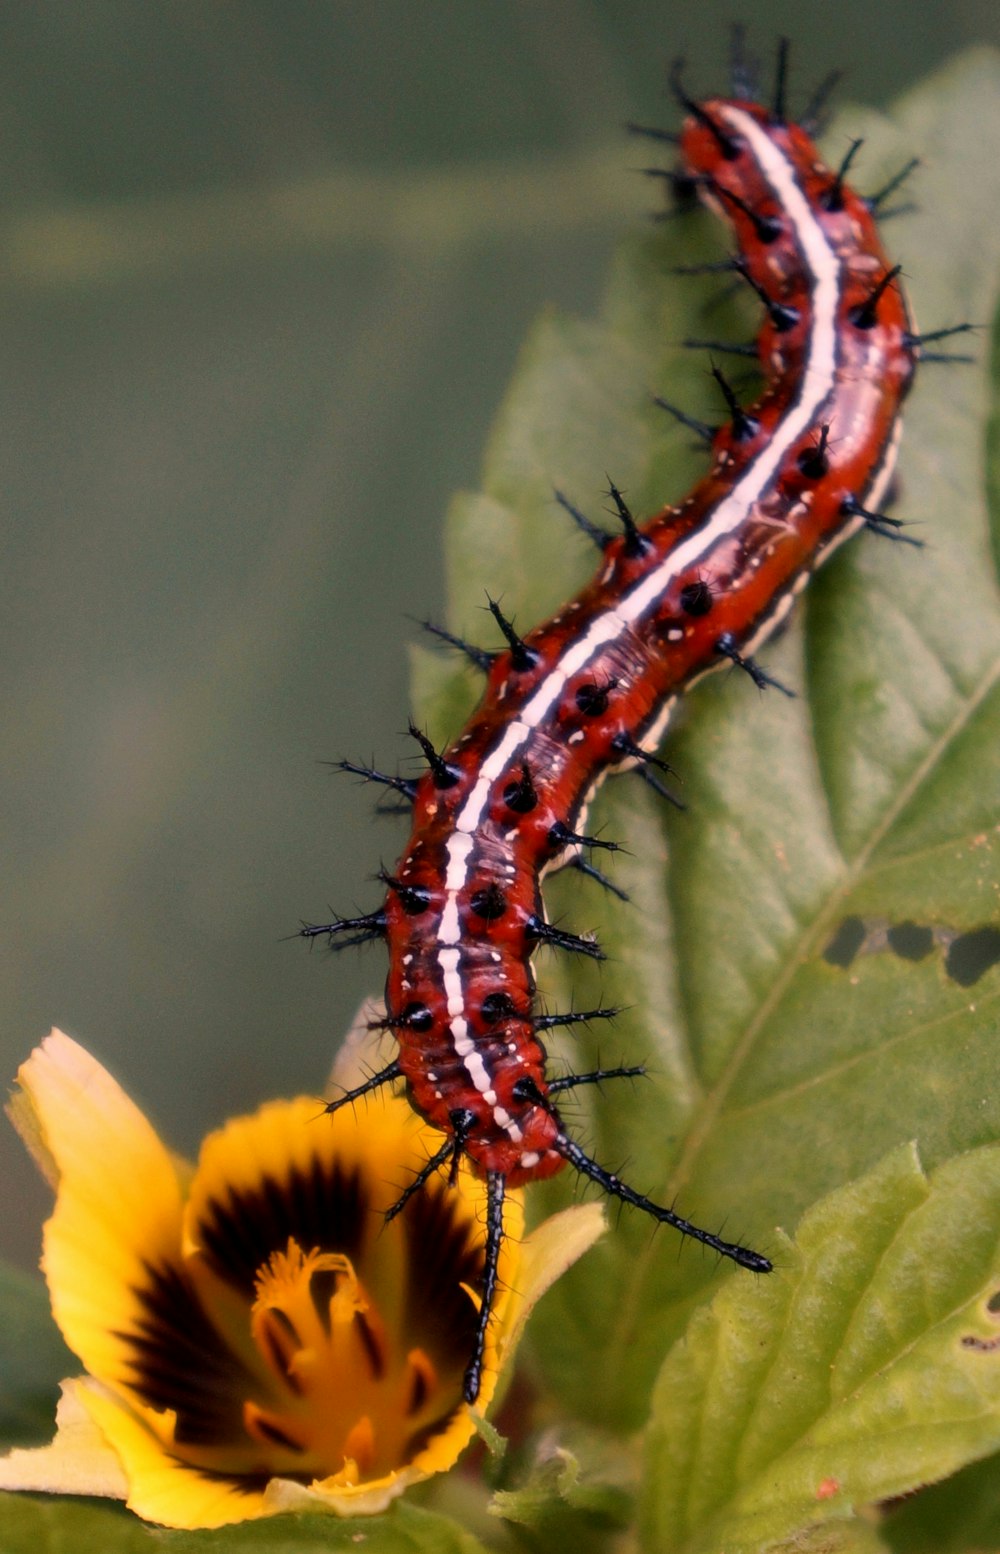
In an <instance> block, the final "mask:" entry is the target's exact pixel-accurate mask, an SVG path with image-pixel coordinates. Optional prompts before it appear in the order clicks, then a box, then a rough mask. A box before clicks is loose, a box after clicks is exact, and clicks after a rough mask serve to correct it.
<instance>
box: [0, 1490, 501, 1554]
mask: <svg viewBox="0 0 1000 1554" xmlns="http://www.w3.org/2000/svg"><path fill="white" fill-rule="evenodd" d="M0 1548H2V1549H3V1554H78V1551H80V1550H83V1549H99V1550H100V1551H101V1554H254V1551H259V1554H298V1551H299V1550H302V1549H314V1550H316V1551H317V1554H320V1551H322V1554H325V1551H326V1550H336V1549H359V1548H360V1549H363V1550H364V1551H365V1554H482V1549H483V1545H482V1544H481V1543H480V1542H479V1540H478V1539H477V1538H474V1537H473V1536H472V1534H471V1533H467V1532H465V1531H463V1529H462V1528H461V1527H459V1526H457V1525H456V1524H455V1523H454V1522H453V1521H450V1520H449V1519H448V1518H446V1517H443V1516H436V1515H434V1514H433V1513H431V1512H429V1511H422V1510H420V1509H419V1508H418V1507H416V1506H413V1505H406V1504H398V1505H396V1506H395V1507H394V1508H393V1509H392V1510H391V1511H389V1512H388V1513H387V1514H386V1515H385V1516H374V1517H364V1518H360V1517H359V1518H357V1519H355V1520H351V1521H341V1520H339V1519H338V1518H335V1517H332V1516H275V1517H267V1518H265V1519H264V1520H262V1521H257V1522H244V1523H242V1524H241V1525H237V1526H233V1527H220V1528H218V1529H216V1530H215V1531H209V1532H170V1531H167V1530H166V1529H164V1528H162V1527H151V1526H149V1525H148V1524H147V1523H145V1522H140V1521H139V1520H138V1519H137V1518H136V1517H134V1516H133V1515H132V1514H131V1513H130V1512H128V1511H125V1510H122V1509H121V1508H118V1507H109V1506H103V1505H96V1504H94V1503H93V1502H92V1501H79V1500H70V1499H61V1498H51V1499H50V1498H44V1499H43V1498H40V1497H38V1498H36V1497H34V1496H31V1495H0Z"/></svg>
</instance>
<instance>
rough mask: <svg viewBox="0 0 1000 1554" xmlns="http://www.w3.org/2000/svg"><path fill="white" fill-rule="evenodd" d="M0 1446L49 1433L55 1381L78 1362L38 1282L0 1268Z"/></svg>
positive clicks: (32, 1442)
mask: <svg viewBox="0 0 1000 1554" xmlns="http://www.w3.org/2000/svg"><path fill="white" fill-rule="evenodd" d="M0 1311H2V1312H3V1321H2V1322H0V1443H2V1444H3V1445H10V1446H13V1445H18V1446H32V1445H35V1444H38V1443H41V1442H42V1441H47V1440H48V1439H49V1438H50V1437H51V1435H52V1429H53V1420H54V1419H55V1411H56V1399H57V1397H58V1393H59V1383H60V1381H62V1380H63V1378H64V1377H66V1376H75V1375H76V1374H77V1373H78V1372H79V1369H80V1363H79V1361H78V1360H77V1359H76V1357H75V1356H74V1355H73V1354H71V1353H70V1351H69V1350H68V1349H67V1348H66V1345H65V1344H64V1343H63V1341H62V1339H61V1338H60V1336H59V1332H58V1329H57V1328H56V1325H55V1323H54V1322H53V1320H52V1315H51V1312H50V1311H49V1301H48V1295H47V1294H46V1290H45V1285H44V1284H43V1283H42V1281H41V1279H38V1278H31V1277H30V1276H29V1275H28V1274H25V1273H22V1272H21V1271H20V1270H19V1269H17V1268H11V1267H7V1266H5V1265H0Z"/></svg>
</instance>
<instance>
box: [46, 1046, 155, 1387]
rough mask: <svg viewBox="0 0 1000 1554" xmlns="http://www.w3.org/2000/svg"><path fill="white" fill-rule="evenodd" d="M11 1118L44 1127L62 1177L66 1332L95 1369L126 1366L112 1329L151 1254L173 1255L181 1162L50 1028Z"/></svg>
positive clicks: (53, 1259) (50, 1266)
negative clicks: (178, 1161)
mask: <svg viewBox="0 0 1000 1554" xmlns="http://www.w3.org/2000/svg"><path fill="white" fill-rule="evenodd" d="M18 1081H19V1083H20V1085H21V1088H22V1091H23V1096H24V1099H23V1100H22V1102H21V1104H20V1107H19V1108H18V1110H17V1113H16V1116H15V1121H16V1122H18V1123H19V1125H20V1126H21V1127H22V1129H27V1128H28V1126H29V1122H30V1124H33V1127H34V1128H35V1129H37V1133H36V1135H35V1138H34V1147H35V1150H36V1152H37V1151H38V1150H44V1152H45V1154H46V1156H47V1157H48V1158H49V1159H50V1160H51V1162H52V1164H53V1166H54V1169H55V1172H56V1174H57V1177H58V1190H57V1197H56V1207H55V1211H54V1213H53V1215H52V1217H51V1219H50V1220H49V1221H48V1223H47V1225H46V1227H45V1237H44V1251H43V1256H42V1267H43V1269H44V1271H45V1275H46V1278H47V1279H48V1283H49V1291H50V1295H51V1298H52V1310H53V1314H54V1316H55V1319H56V1321H57V1322H58V1324H59V1327H60V1328H61V1330H62V1333H63V1336H64V1337H65V1339H66V1341H67V1343H68V1344H69V1345H70V1347H71V1348H72V1349H73V1350H74V1351H75V1352H76V1354H78V1355H79V1357H80V1359H81V1360H82V1361H83V1363H84V1365H85V1366H86V1367H87V1369H88V1371H90V1372H91V1374H92V1375H94V1376H96V1377H98V1378H99V1379H100V1380H102V1381H106V1382H108V1383H110V1384H112V1385H116V1384H117V1385H120V1384H122V1383H123V1382H124V1381H125V1380H126V1378H127V1374H128V1357H129V1351H127V1350H126V1348H125V1347H124V1345H123V1343H122V1340H121V1338H120V1337H116V1336H115V1335H116V1333H120V1332H121V1331H123V1330H127V1329H128V1327H129V1326H130V1325H131V1323H132V1321H133V1320H134V1318H135V1316H136V1300H135V1295H134V1293H133V1291H134V1289H135V1288H136V1286H137V1285H141V1284H142V1282H143V1280H144V1278H145V1269H146V1268H147V1267H148V1266H149V1265H150V1264H155V1263H157V1262H160V1261H163V1260H168V1259H170V1258H176V1255H177V1248H178V1245H179V1241H180V1227H181V1188H180V1183H179V1181H178V1175H177V1170H176V1168H175V1164H174V1162H173V1160H172V1159H171V1157H170V1155H169V1153H168V1152H167V1150H166V1149H165V1148H164V1146H163V1144H162V1143H161V1142H160V1140H159V1139H158V1138H157V1136H156V1133H155V1132H154V1130H153V1128H152V1127H151V1126H150V1124H149V1123H148V1122H147V1120H146V1118H145V1117H144V1116H143V1115H142V1113H141V1112H140V1111H139V1109H138V1107H136V1106H135V1105H134V1104H133V1103H132V1101H130V1100H129V1098H128V1096H127V1095H126V1094H125V1092H124V1091H123V1090H122V1089H121V1087H120V1086H119V1085H118V1084H117V1083H116V1082H115V1080H113V1079H112V1078H111V1075H110V1074H109V1073H108V1072H107V1070H106V1069H104V1068H102V1067H101V1065H100V1063H98V1062H97V1061H96V1059H94V1058H92V1057H91V1056H90V1054H89V1053H87V1052H86V1051H85V1050H84V1049H83V1047H81V1046H79V1045H78V1043H77V1042H75V1041H73V1040H71V1038H70V1037H68V1036H64V1035H63V1033H62V1032H61V1031H53V1032H52V1034H51V1035H50V1036H47V1037H46V1038H45V1040H44V1041H43V1042H42V1044H41V1046H40V1047H37V1048H36V1049H35V1051H34V1052H33V1053H32V1055H31V1057H30V1058H29V1059H28V1061H27V1062H26V1063H24V1064H23V1065H22V1066H21V1069H20V1070H19V1073H18Z"/></svg>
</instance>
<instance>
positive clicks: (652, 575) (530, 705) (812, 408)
mask: <svg viewBox="0 0 1000 1554" xmlns="http://www.w3.org/2000/svg"><path fill="white" fill-rule="evenodd" d="M716 112H717V114H718V116H719V117H720V118H721V119H722V120H723V122H724V123H725V125H726V127H727V129H729V130H731V131H732V132H733V134H735V135H737V136H740V137H742V139H743V140H744V141H745V142H746V144H747V145H748V147H749V148H750V152H751V155H752V156H753V157H754V159H755V161H756V162H757V165H758V167H759V168H760V170H761V172H762V174H763V176H764V178H765V179H766V181H767V183H768V184H769V185H770V188H771V190H772V193H773V194H774V197H775V199H776V201H777V202H778V204H779V205H780V207H781V209H782V210H783V211H784V212H785V214H786V217H787V220H788V223H789V225H790V227H791V229H792V232H793V234H794V236H795V239H796V241H797V243H798V246H799V249H800V251H801V254H802V258H803V264H804V267H805V270H806V272H807V274H808V277H809V289H810V316H811V327H810V331H809V338H808V342H807V347H806V356H805V361H804V364H803V370H802V379H801V387H800V392H799V397H798V399H797V400H796V402H795V403H794V404H793V405H791V406H790V408H789V409H788V411H787V413H786V414H785V416H784V417H783V418H782V420H781V421H780V423H779V424H778V426H777V427H776V428H775V430H774V434H773V436H772V437H771V438H770V439H769V441H768V444H767V447H766V448H764V449H762V450H761V452H760V453H759V454H757V456H756V457H755V458H754V459H753V460H752V461H751V462H750V463H749V464H748V465H747V466H746V467H745V468H744V470H743V471H742V473H741V475H740V477H739V479H738V480H737V481H736V483H735V484H734V485H733V487H732V489H731V491H729V493H728V494H727V495H726V496H725V497H723V499H722V501H721V502H720V503H719V504H718V506H717V507H716V508H715V509H714V510H713V511H711V512H710V514H709V515H708V516H707V518H706V521H705V522H704V523H703V524H702V525H701V526H700V527H699V528H698V529H697V530H696V531H695V532H694V533H692V534H691V535H690V536H689V537H688V538H687V539H686V540H684V541H682V542H681V544H679V545H678V546H676V547H675V548H674V549H673V550H672V551H671V552H670V554H669V555H668V556H667V557H666V558H665V559H664V560H663V561H662V562H661V563H660V565H659V566H658V567H655V568H654V569H653V571H651V572H649V573H648V574H647V575H646V576H645V577H643V578H641V579H640V580H639V582H638V583H636V585H635V586H634V587H633V588H632V589H631V590H630V592H628V593H626V594H625V595H624V596H623V597H622V599H621V600H620V601H619V603H618V604H617V605H615V606H614V607H613V608H612V609H609V610H606V611H604V613H603V614H601V615H599V616H597V617H596V618H595V619H594V620H592V621H591V623H590V626H589V627H588V629H587V631H586V632H585V633H584V634H583V635H582V636H581V637H580V639H579V640H578V641H577V642H574V643H571V644H570V645H569V646H568V647H567V649H566V651H565V652H564V653H563V655H562V657H561V659H560V661H559V663H558V664H556V665H555V666H554V667H553V668H552V669H551V670H550V672H549V673H548V674H547V675H546V676H545V679H544V680H542V681H541V682H540V684H539V685H537V686H536V688H535V691H534V693H533V694H532V696H531V698H530V699H529V700H528V701H527V702H526V703H525V705H524V707H523V708H522V709H521V712H520V714H519V716H518V717H517V718H516V719H515V720H513V721H512V722H511V723H509V724H508V725H507V727H506V728H505V729H504V732H503V735H502V737H501V738H500V739H499V741H498V742H497V744H496V745H495V747H494V748H493V749H492V750H491V751H490V752H489V754H488V755H487V756H486V758H485V760H484V761H483V764H482V766H481V767H480V770H479V775H478V777H477V779H476V782H475V785H474V786H473V788H472V790H471V791H470V793H469V794H468V796H467V797H466V799H465V801H464V803H463V804H462V806H461V808H460V809H459V810H458V812H457V813H456V815H455V819H454V829H453V831H452V833H451V835H450V836H449V838H448V842H447V844H446V854H447V864H446V869H445V904H444V908H443V911H442V917H441V927H440V943H441V945H442V948H441V950H440V951H439V953H438V964H439V965H440V968H441V975H442V979H443V984H444V990H445V996H446V1000H447V1006H448V1013H449V1016H450V1017H451V1032H452V1038H453V1040H454V1043H455V1050H456V1052H457V1054H458V1056H459V1057H461V1059H462V1061H463V1064H464V1066H465V1068H466V1071H467V1073H468V1075H469V1078H470V1079H471V1081H472V1083H473V1085H474V1086H475V1088H476V1089H477V1090H478V1091H479V1092H480V1094H486V1093H487V1091H489V1093H490V1094H492V1093H493V1092H492V1090H491V1089H490V1088H489V1087H490V1076H489V1075H488V1073H487V1072H486V1070H485V1066H484V1064H483V1061H482V1058H481V1056H480V1055H479V1054H478V1053H477V1052H476V1051H475V1049H474V1046H473V1043H472V1038H471V1037H470V1036H469V1034H468V1023H467V1021H466V1019H465V1015H464V1009H465V999H464V991H463V987H462V974H461V969H460V963H461V950H460V948H459V946H460V943H461V924H460V920H459V913H458V901H457V897H458V893H459V892H460V891H461V890H462V889H463V888H464V886H465V885H466V883H467V881H468V876H469V860H470V857H471V856H472V855H473V852H474V845H473V836H474V834H475V832H476V830H477V828H478V827H479V825H480V824H481V823H482V819H483V816H484V814H485V811H486V808H487V806H488V804H489V800H490V794H491V792H492V790H493V785H494V783H495V782H496V781H497V779H498V778H499V777H501V776H502V775H503V773H504V772H505V771H507V770H508V769H509V768H510V766H511V764H512V763H513V762H514V761H515V760H516V759H517V756H518V754H519V752H521V751H523V750H524V749H526V748H527V746H528V745H529V744H530V741H531V738H532V735H533V734H534V732H535V730H536V729H537V728H539V726H540V725H541V724H542V723H543V722H544V721H545V719H546V718H547V717H548V716H549V714H550V712H551V711H552V709H553V707H554V706H555V705H556V703H557V702H558V700H559V698H560V697H561V695H562V693H563V689H564V687H565V686H566V684H567V682H568V681H569V680H570V679H572V677H573V676H574V675H575V674H577V673H579V671H580V670H581V669H583V668H585V666H586V665H587V664H588V663H589V661H590V660H591V659H592V658H593V657H594V655H595V654H596V653H597V652H599V651H600V650H601V649H602V648H603V647H604V646H605V645H606V644H607V643H609V642H613V641H615V640H616V639H617V638H619V637H621V636H622V635H623V633H626V632H628V631H630V630H631V629H632V628H633V627H634V626H635V625H636V623H637V622H638V621H640V620H641V619H642V617H643V616H644V615H645V614H646V613H647V612H648V611H649V610H650V609H652V608H653V607H654V606H655V604H656V602H657V600H658V599H659V598H660V597H661V596H662V595H663V594H664V593H665V592H666V590H667V589H668V588H669V586H670V584H671V582H672V581H673V579H674V578H676V577H677V576H678V575H679V574H680V573H682V572H684V571H687V570H688V569H689V568H692V567H696V566H697V564H698V563H699V561H701V560H703V559H704V557H705V556H706V555H707V554H708V552H710V551H711V550H712V549H713V548H714V547H715V546H716V545H717V544H718V543H719V541H720V540H723V539H725V538H726V536H727V535H729V534H731V533H733V532H734V531H736V530H737V529H739V528H740V527H742V525H743V524H744V522H745V521H746V517H747V514H748V512H749V511H750V509H751V507H753V505H754V504H755V503H756V502H758V501H759V500H760V498H761V497H762V496H763V494H764V493H765V491H766V490H767V488H768V486H769V485H770V483H771V482H772V480H773V479H774V477H775V476H776V474H777V473H778V471H779V470H780V469H781V467H782V465H783V464H784V462H785V459H786V458H787V456H788V453H789V451H790V450H791V449H792V448H793V447H794V446H795V444H796V443H797V442H799V440H800V439H801V438H802V436H803V435H804V434H805V433H806V432H807V431H808V430H809V429H810V428H811V427H812V426H813V425H814V424H815V423H816V420H817V417H818V415H819V412H820V411H821V409H822V407H823V405H824V403H825V401H826V400H827V399H828V398H829V396H830V395H831V393H832V392H833V389H834V387H835V384H836V373H837V312H838V307H839V302H840V270H841V267H840V261H839V259H838V257H837V254H836V252H835V251H834V249H832V248H831V246H830V244H829V242H828V241H827V238H826V234H825V233H824V231H823V227H822V224H821V223H820V222H819V221H818V220H817V219H816V217H815V215H814V214H813V212H812V210H811V209H810V206H809V202H808V201H807V199H806V197H805V195H804V194H803V192H802V190H801V188H800V187H799V183H798V179H797V178H796V174H795V168H794V166H793V165H792V163H791V162H790V161H789V160H788V158H787V157H786V156H785V155H784V154H783V153H782V152H781V151H780V150H779V148H778V147H777V146H776V145H775V144H774V142H773V140H772V139H771V137H770V136H769V135H768V133H767V131H766V130H765V129H763V128H762V127H761V126H760V125H759V124H758V123H757V121H756V119H754V118H753V116H752V115H751V114H749V113H747V112H745V111H744V110H743V109H742V108H737V107H733V106H724V107H721V108H718V109H717V110H716ZM445 946H447V948H445ZM493 1116H494V1121H495V1122H496V1124H497V1126H498V1127H499V1128H502V1129H504V1130H505V1131H506V1132H507V1134H508V1136H509V1137H510V1138H512V1139H514V1140H518V1139H520V1137H521V1133H520V1129H519V1128H518V1127H517V1125H516V1123H514V1122H513V1121H512V1119H511V1117H510V1116H509V1114H508V1113H507V1112H506V1111H505V1110H504V1109H503V1107H501V1106H494V1108H493Z"/></svg>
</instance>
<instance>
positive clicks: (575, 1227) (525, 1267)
mask: <svg viewBox="0 0 1000 1554" xmlns="http://www.w3.org/2000/svg"><path fill="white" fill-rule="evenodd" d="M607 1228H608V1226H607V1220H606V1219H605V1217H604V1209H603V1208H602V1206H601V1204H599V1203H578V1204H575V1205H574V1206H573V1208H571V1209H563V1210H562V1212H561V1213H560V1214H553V1215H552V1216H551V1217H550V1218H549V1219H547V1220H543V1221H542V1223H541V1224H540V1225H536V1226H535V1228H534V1230H533V1231H532V1232H531V1234H530V1235H529V1236H527V1237H526V1239H525V1241H524V1243H523V1244H522V1246H521V1270H520V1274H519V1276H518V1296H519V1300H518V1303H517V1310H516V1312H515V1313H514V1315H513V1319H512V1321H511V1322H510V1324H509V1326H508V1328H507V1330H506V1331H505V1332H504V1335H503V1339H502V1342H501V1352H500V1363H501V1365H502V1366H504V1367H505V1368H506V1367H507V1366H508V1365H509V1364H510V1362H511V1358H512V1356H513V1353H514V1350H515V1349H516V1348H517V1345H518V1343H519V1342H520V1339H521V1333H522V1331H523V1329H524V1324H525V1322H526V1321H527V1320H528V1318H529V1316H530V1315H531V1313H532V1311H533V1310H534V1308H535V1306H536V1305H537V1303H538V1302H539V1301H540V1300H541V1298H542V1296H543V1295H544V1294H545V1292H546V1290H548V1289H550V1288H551V1287H552V1285H553V1284H555V1282H556V1280H557V1279H560V1278H561V1277H562V1275H563V1274H564V1273H565V1272H566V1270H567V1268H571V1267H572V1266H573V1264H574V1263H575V1262H576V1261H577V1259H578V1258H580V1257H582V1256H583V1254H584V1252H588V1251H589V1250H590V1248H591V1247H592V1246H593V1245H594V1243H595V1241H599V1240H600V1238H601V1236H603V1234H604V1232H605V1231H606V1230H607Z"/></svg>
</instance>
